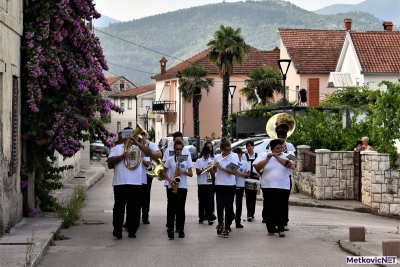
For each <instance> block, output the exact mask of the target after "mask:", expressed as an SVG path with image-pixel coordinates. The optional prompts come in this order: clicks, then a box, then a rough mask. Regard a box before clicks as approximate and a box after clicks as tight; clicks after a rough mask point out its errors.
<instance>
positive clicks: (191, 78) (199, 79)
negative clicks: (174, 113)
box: [178, 65, 214, 136]
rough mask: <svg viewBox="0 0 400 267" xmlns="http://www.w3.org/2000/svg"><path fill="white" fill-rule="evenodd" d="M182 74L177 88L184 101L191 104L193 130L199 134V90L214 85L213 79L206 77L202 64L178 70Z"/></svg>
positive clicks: (195, 133) (207, 89) (208, 88)
mask: <svg viewBox="0 0 400 267" xmlns="http://www.w3.org/2000/svg"><path fill="white" fill-rule="evenodd" d="M180 74H181V75H182V77H181V78H179V81H178V82H179V87H178V90H179V91H180V92H181V95H182V98H183V100H184V101H186V102H188V103H190V102H192V106H193V130H194V131H193V132H194V135H195V136H199V135H200V133H199V128H198V125H197V121H198V120H199V104H200V101H201V90H202V89H205V90H206V91H207V93H208V92H209V90H210V86H214V79H213V78H207V75H208V71H207V70H206V69H205V68H204V67H203V66H196V65H189V66H187V67H186V68H184V69H182V70H181V71H180Z"/></svg>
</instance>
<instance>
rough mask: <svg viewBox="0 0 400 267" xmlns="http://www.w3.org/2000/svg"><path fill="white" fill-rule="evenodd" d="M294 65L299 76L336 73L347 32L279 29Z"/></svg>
mask: <svg viewBox="0 0 400 267" xmlns="http://www.w3.org/2000/svg"><path fill="white" fill-rule="evenodd" d="M278 32H279V34H280V37H281V39H282V42H283V44H284V45H285V47H286V49H287V52H288V54H289V57H290V59H291V60H292V64H293V65H294V67H295V69H296V71H297V73H299V74H329V73H330V72H333V71H335V68H336V63H337V61H338V59H339V56H340V52H341V50H342V47H343V43H344V39H345V36H346V31H344V30H310V29H278Z"/></svg>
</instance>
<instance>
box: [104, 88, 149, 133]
mask: <svg viewBox="0 0 400 267" xmlns="http://www.w3.org/2000/svg"><path fill="white" fill-rule="evenodd" d="M155 88H156V85H155V84H148V85H145V86H142V87H138V88H134V89H131V90H128V91H125V92H122V93H117V94H113V95H110V96H109V97H110V99H112V101H114V103H115V104H116V105H119V106H120V107H123V108H124V112H123V113H122V114H118V113H116V112H112V114H111V123H110V125H112V126H113V128H112V129H115V130H114V131H113V130H111V131H112V132H114V133H118V132H120V131H121V130H122V129H124V128H125V127H132V128H133V129H135V128H136V124H137V123H139V124H140V125H141V126H142V127H144V128H145V130H151V129H152V128H154V119H155V115H154V114H153V112H152V103H153V101H154V98H155V92H156V91H155ZM110 129H111V128H110Z"/></svg>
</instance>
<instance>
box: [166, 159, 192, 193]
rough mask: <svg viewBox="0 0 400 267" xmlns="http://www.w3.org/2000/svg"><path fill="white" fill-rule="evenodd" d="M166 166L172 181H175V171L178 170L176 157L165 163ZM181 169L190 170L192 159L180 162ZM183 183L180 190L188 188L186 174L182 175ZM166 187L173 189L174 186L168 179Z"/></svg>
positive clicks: (180, 184)
mask: <svg viewBox="0 0 400 267" xmlns="http://www.w3.org/2000/svg"><path fill="white" fill-rule="evenodd" d="M164 166H165V167H166V168H167V169H168V171H167V175H168V177H169V178H170V179H172V180H173V179H174V175H175V170H176V161H175V156H171V157H169V158H168V159H167V161H165V164H164ZM180 168H181V170H188V169H189V168H192V159H190V160H189V157H188V159H187V160H186V161H182V162H180ZM180 177H181V182H180V183H179V188H186V189H187V188H188V183H187V176H186V175H185V174H181V175H180ZM164 184H165V186H168V188H171V187H172V185H171V184H170V183H169V181H168V180H167V179H165V183H164Z"/></svg>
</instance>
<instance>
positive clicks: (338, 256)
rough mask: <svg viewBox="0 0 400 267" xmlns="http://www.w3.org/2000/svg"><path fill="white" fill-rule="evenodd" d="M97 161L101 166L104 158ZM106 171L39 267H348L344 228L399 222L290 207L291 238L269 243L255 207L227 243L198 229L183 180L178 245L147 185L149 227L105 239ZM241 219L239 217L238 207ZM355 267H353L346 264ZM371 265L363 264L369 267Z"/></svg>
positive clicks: (193, 192) (109, 196) (159, 199)
mask: <svg viewBox="0 0 400 267" xmlns="http://www.w3.org/2000/svg"><path fill="white" fill-rule="evenodd" d="M103 161H104V159H103ZM112 176H113V171H112V170H106V174H105V176H104V178H103V179H102V180H101V181H100V182H99V183H97V184H96V185H95V186H94V187H93V188H92V189H90V190H89V191H88V199H87V201H86V205H85V207H84V208H83V210H82V220H81V221H79V222H78V225H77V226H73V227H71V228H70V229H62V230H61V235H63V236H65V237H68V238H70V239H69V240H60V241H56V242H55V245H54V246H51V247H50V249H49V251H48V254H47V255H46V256H45V257H44V259H43V261H42V263H41V264H40V266H46V267H54V266H57V267H64V266H65V267H70V266H74V267H78V266H79V267H80V266H85V267H86V266H88V267H89V266H93V267H94V266H96V267H99V266H113V267H117V266H219V267H224V266H229V267H232V266H246V267H251V266H348V265H346V256H349V255H348V254H347V253H345V252H343V251H342V250H341V249H340V248H339V247H338V245H337V244H336V242H337V240H339V239H340V238H343V237H344V236H347V235H348V227H349V226H353V225H360V224H362V225H364V226H365V227H366V229H367V231H374V232H388V231H396V230H397V226H398V225H399V222H398V221H395V220H391V219H388V218H383V217H379V216H374V215H371V214H365V213H356V212H348V211H342V210H333V209H322V208H309V207H297V206H296V207H295V206H291V207H290V222H289V228H290V231H289V232H287V233H286V237H285V238H279V237H278V236H277V235H274V236H268V235H267V229H266V227H265V225H264V224H262V223H261V208H262V203H261V202H258V203H257V207H256V216H255V221H254V222H251V223H250V222H243V225H244V228H243V229H236V228H234V227H233V228H232V230H233V231H232V233H231V235H230V238H222V237H219V236H217V234H216V230H215V225H213V226H209V225H208V224H198V216H197V185H196V177H195V176H194V177H193V178H191V179H190V182H189V192H188V198H187V202H186V224H185V233H186V237H185V238H178V237H177V234H176V235H175V239H174V240H169V239H168V238H167V233H166V228H165V223H166V193H165V188H164V187H163V185H162V182H159V181H157V180H154V181H153V188H152V196H151V197H152V199H151V210H150V218H149V219H150V221H151V223H150V224H149V225H143V224H142V225H141V226H140V228H139V230H138V232H137V238H134V239H132V238H128V233H127V232H126V231H125V232H124V233H123V239H122V240H117V239H115V238H114V237H113V236H112V207H113V191H112V186H111V183H112ZM243 209H244V210H243V213H244V214H246V207H245V204H244V207H243ZM353 266H354V265H353ZM369 266H370V265H369Z"/></svg>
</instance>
